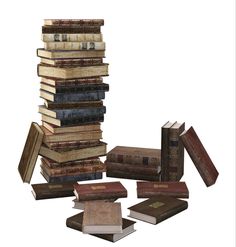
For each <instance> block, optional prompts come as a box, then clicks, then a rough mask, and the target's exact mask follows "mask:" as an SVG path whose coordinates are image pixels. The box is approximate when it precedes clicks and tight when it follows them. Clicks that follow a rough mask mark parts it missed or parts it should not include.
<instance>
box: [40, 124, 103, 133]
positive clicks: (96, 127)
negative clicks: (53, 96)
mask: <svg viewBox="0 0 236 247" xmlns="http://www.w3.org/2000/svg"><path fill="white" fill-rule="evenodd" d="M42 125H43V127H44V128H46V129H48V130H49V131H50V132H52V133H53V134H63V133H74V132H86V131H100V130H101V124H100V123H95V124H85V125H76V126H71V127H58V126H56V125H53V124H50V123H47V122H42Z"/></svg>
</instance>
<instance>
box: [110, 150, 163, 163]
mask: <svg viewBox="0 0 236 247" xmlns="http://www.w3.org/2000/svg"><path fill="white" fill-rule="evenodd" d="M160 160H161V150H160V149H151V148H138V147H124V146H117V147H115V148H113V149H112V150H111V151H110V152H108V154H107V161H109V162H116V163H126V164H135V165H145V166H153V167H158V166H160Z"/></svg>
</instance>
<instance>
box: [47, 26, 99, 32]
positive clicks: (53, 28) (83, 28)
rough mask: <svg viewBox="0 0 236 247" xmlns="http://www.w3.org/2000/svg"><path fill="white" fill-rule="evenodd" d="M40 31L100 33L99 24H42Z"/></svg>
mask: <svg viewBox="0 0 236 247" xmlns="http://www.w3.org/2000/svg"><path fill="white" fill-rule="evenodd" d="M42 33H101V28H100V26H78V25H75V26H54V25H53V26H42Z"/></svg>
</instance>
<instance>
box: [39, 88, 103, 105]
mask: <svg viewBox="0 0 236 247" xmlns="http://www.w3.org/2000/svg"><path fill="white" fill-rule="evenodd" d="M40 97H41V98H43V99H45V100H48V101H52V102H54V103H60V104H63V103H69V102H72V103H74V102H81V101H94V100H96V101H97V100H102V99H104V98H105V91H104V90H103V91H86V92H77V93H76V92H74V93H57V94H53V93H49V92H47V91H45V90H40Z"/></svg>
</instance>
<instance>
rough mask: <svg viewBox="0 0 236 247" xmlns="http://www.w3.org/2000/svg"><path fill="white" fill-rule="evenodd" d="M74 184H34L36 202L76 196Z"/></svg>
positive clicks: (33, 191)
mask: <svg viewBox="0 0 236 247" xmlns="http://www.w3.org/2000/svg"><path fill="white" fill-rule="evenodd" d="M73 185H74V182H71V183H43V184H32V185H31V186H32V189H33V190H32V193H33V195H34V198H35V199H36V200H41V199H50V198H59V197H68V196H74V192H73V190H74V186H73Z"/></svg>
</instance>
